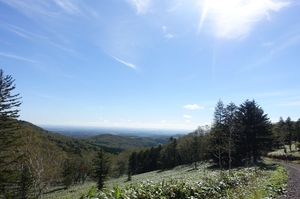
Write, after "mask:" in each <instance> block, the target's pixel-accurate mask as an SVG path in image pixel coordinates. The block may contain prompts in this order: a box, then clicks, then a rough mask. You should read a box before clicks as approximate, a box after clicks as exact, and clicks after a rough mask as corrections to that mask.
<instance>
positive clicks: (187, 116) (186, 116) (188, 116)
mask: <svg viewBox="0 0 300 199" xmlns="http://www.w3.org/2000/svg"><path fill="white" fill-rule="evenodd" d="M183 118H192V116H190V115H184V116H183Z"/></svg>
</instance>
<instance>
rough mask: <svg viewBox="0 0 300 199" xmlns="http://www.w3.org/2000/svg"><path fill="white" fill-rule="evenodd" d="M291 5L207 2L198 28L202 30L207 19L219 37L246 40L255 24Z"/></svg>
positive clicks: (265, 0) (257, 0)
mask: <svg viewBox="0 0 300 199" xmlns="http://www.w3.org/2000/svg"><path fill="white" fill-rule="evenodd" d="M290 4H291V3H290V2H288V1H283V0H250V1H249V0H231V1H223V0H206V3H205V5H204V6H203V7H204V8H203V11H202V17H201V19H200V22H199V25H198V27H199V28H201V27H202V25H203V21H204V20H205V19H206V18H207V19H208V20H209V21H211V22H212V24H213V27H214V29H215V30H214V31H215V34H216V36H217V37H219V38H227V39H240V38H245V37H247V36H248V34H249V33H250V32H251V31H252V29H253V27H254V25H255V23H257V22H258V21H260V20H262V19H270V12H271V11H280V10H281V9H282V8H284V7H287V6H289V5H290ZM198 31H199V30H198Z"/></svg>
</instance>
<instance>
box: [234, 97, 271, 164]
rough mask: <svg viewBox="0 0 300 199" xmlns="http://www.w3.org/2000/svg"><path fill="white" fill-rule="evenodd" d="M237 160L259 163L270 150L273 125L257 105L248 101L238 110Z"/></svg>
mask: <svg viewBox="0 0 300 199" xmlns="http://www.w3.org/2000/svg"><path fill="white" fill-rule="evenodd" d="M236 122H237V127H238V131H237V138H236V139H235V146H236V153H235V154H234V155H235V157H236V160H237V161H239V162H240V163H241V162H244V163H251V162H254V163H255V162H257V161H258V159H259V157H260V156H261V155H263V154H264V152H266V151H267V150H270V146H271V143H272V139H271V123H270V121H269V118H268V117H267V114H264V111H263V109H262V108H261V107H259V106H258V105H257V103H256V102H255V101H254V100H253V101H248V100H246V101H245V102H244V103H243V104H241V105H240V107H239V108H238V110H237V121H236Z"/></svg>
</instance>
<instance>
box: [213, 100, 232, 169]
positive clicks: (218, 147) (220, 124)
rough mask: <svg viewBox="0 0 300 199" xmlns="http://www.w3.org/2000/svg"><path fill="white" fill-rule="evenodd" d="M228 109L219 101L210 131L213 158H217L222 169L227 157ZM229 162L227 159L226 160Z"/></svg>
mask: <svg viewBox="0 0 300 199" xmlns="http://www.w3.org/2000/svg"><path fill="white" fill-rule="evenodd" d="M225 122H226V109H225V106H224V104H223V102H222V101H221V100H219V101H218V103H217V105H216V108H215V112H214V120H213V127H212V131H211V132H210V134H209V136H210V145H211V149H212V154H213V158H214V159H215V158H217V160H216V161H217V162H218V164H219V167H220V169H221V170H222V166H223V163H224V162H225V161H226V159H227V157H226V156H225V153H226V152H227V148H228V139H229V136H228V131H227V129H226V126H225V124H226V123H225ZM226 162H227V161H226Z"/></svg>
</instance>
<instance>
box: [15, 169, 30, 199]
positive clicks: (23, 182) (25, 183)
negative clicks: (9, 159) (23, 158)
mask: <svg viewBox="0 0 300 199" xmlns="http://www.w3.org/2000/svg"><path fill="white" fill-rule="evenodd" d="M33 180H34V178H33V176H32V174H31V172H30V170H29V168H28V166H27V165H26V164H24V165H23V168H22V169H21V173H20V180H19V182H18V185H19V191H18V196H20V197H21V199H27V198H31V197H32V193H31V188H32V185H33Z"/></svg>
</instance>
